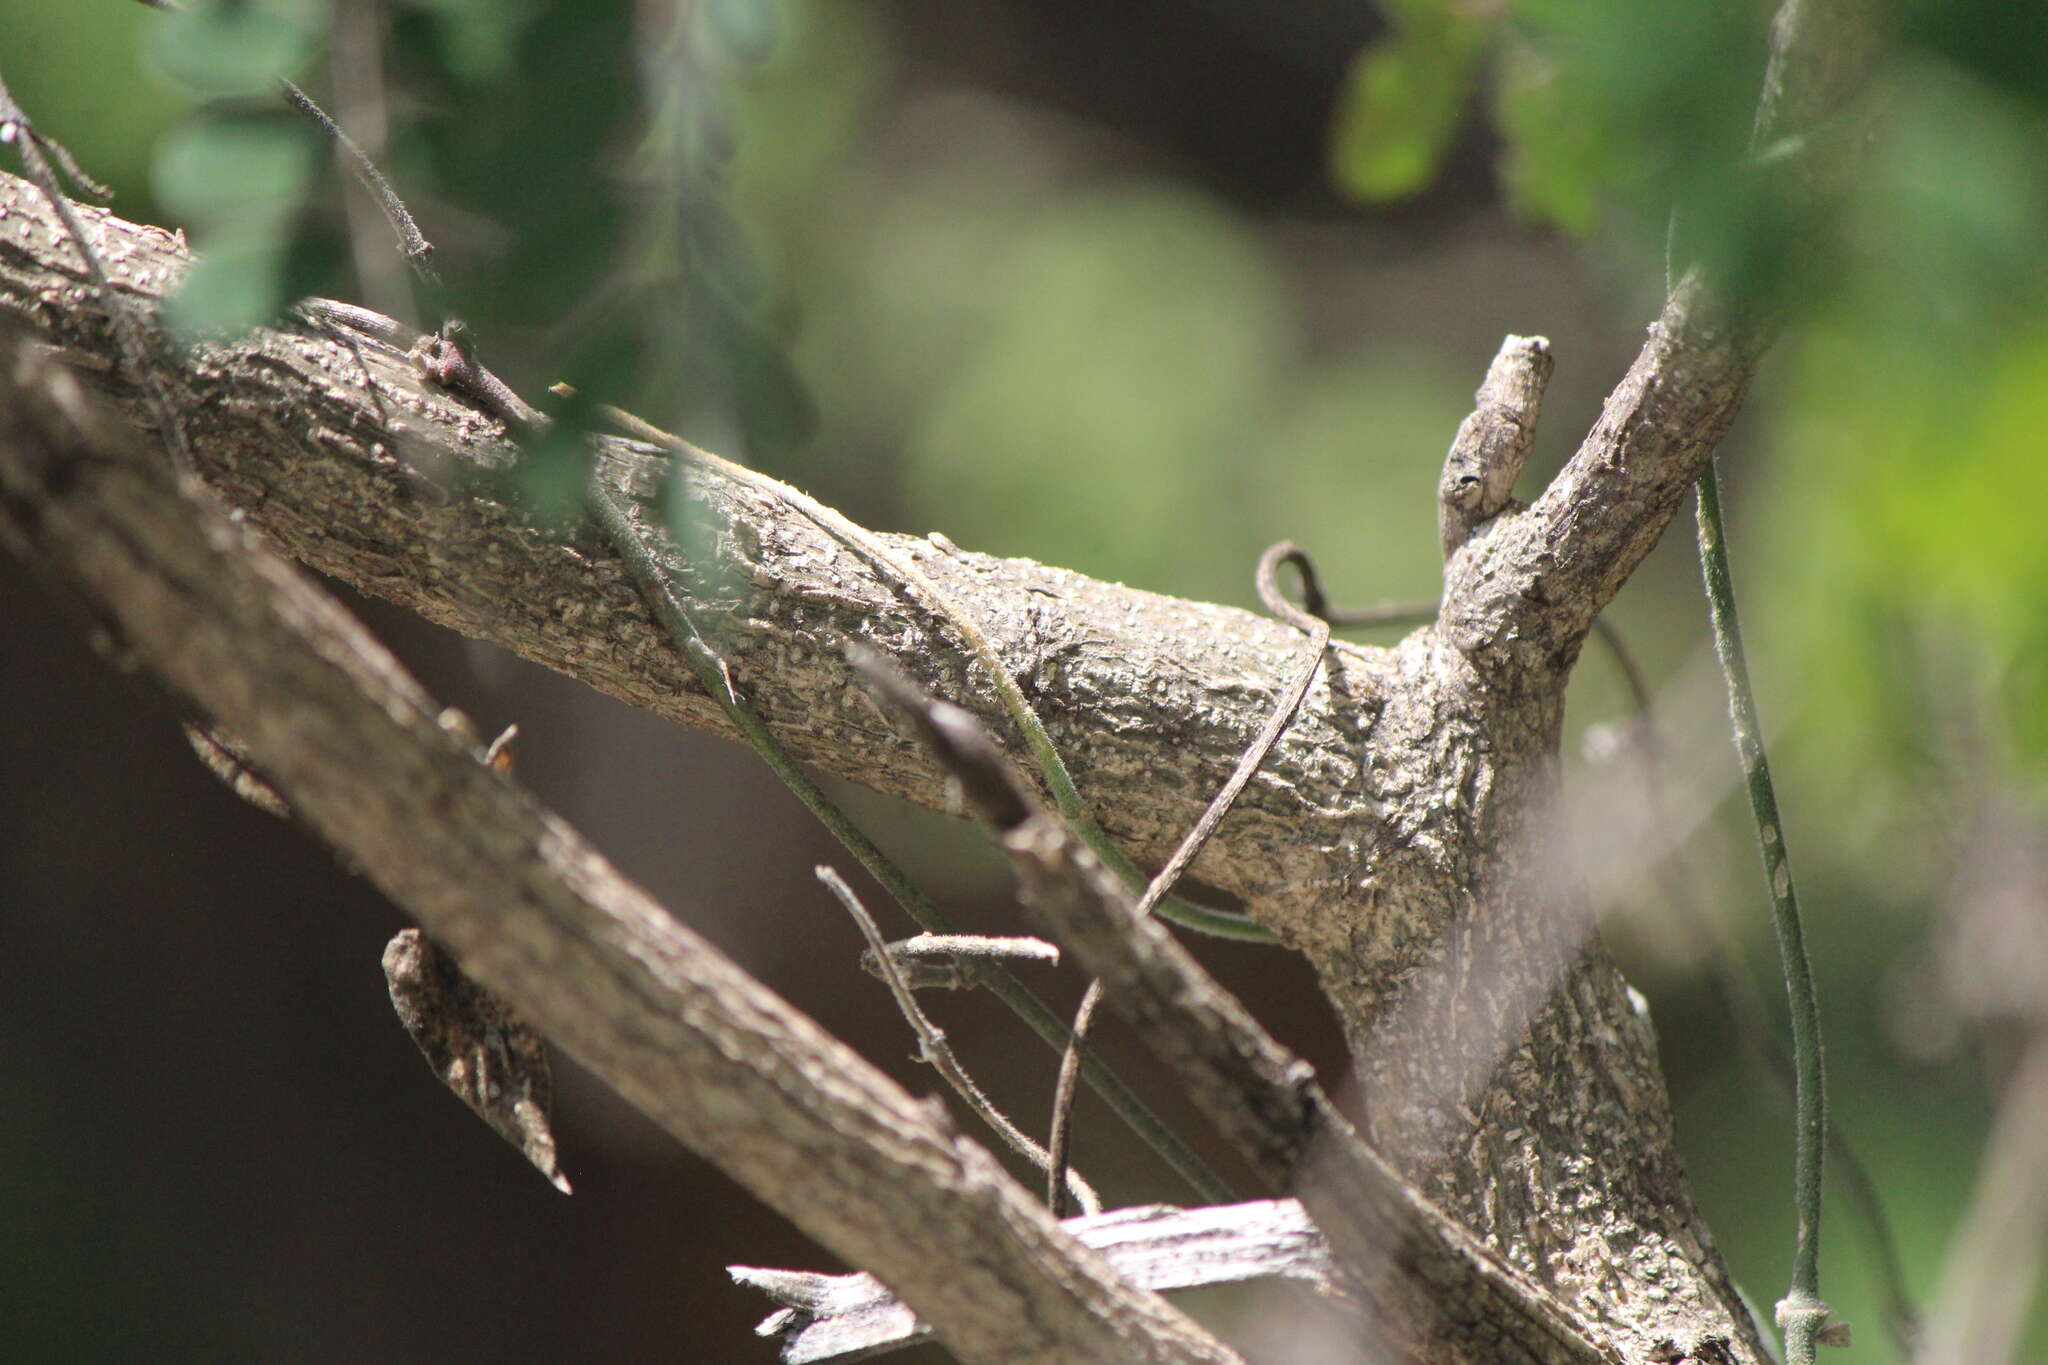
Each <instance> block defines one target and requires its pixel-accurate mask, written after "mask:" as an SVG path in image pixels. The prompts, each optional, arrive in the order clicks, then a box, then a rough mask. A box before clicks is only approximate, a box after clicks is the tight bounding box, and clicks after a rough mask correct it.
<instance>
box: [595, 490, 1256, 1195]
mask: <svg viewBox="0 0 2048 1365" xmlns="http://www.w3.org/2000/svg"><path fill="white" fill-rule="evenodd" d="M590 506H591V511H592V514H593V515H594V516H595V518H596V520H597V523H598V525H599V526H600V528H602V530H603V531H604V533H605V538H606V539H607V540H609V541H610V542H611V543H612V545H613V547H614V548H616V549H617V550H618V552H619V555H620V557H621V558H623V559H624V560H625V561H626V567H627V570H628V571H629V572H630V573H631V574H632V576H633V580H634V582H635V583H636V584H637V585H638V586H639V588H640V592H641V595H642V596H643V597H645V598H646V599H647V604H648V607H649V608H650V609H651V610H652V611H653V612H654V614H655V615H656V616H657V617H658V618H659V619H660V621H661V624H662V626H663V627H664V628H665V629H666V630H667V632H668V634H669V638H670V639H671V641H673V642H674V644H675V646H676V648H677V649H678V650H679V651H681V653H682V655H683V657H684V658H685V659H687V660H689V663H690V667H691V668H692V669H693V670H694V671H695V672H696V674H697V677H698V679H699V680H700V681H701V682H702V683H703V684H704V687H705V690H706V691H708V692H709V693H710V694H711V696H712V699H713V700H715V701H717V702H718V703H719V704H720V705H721V706H723V707H724V708H725V711H726V714H727V715H728V716H729V717H731V719H732V722H733V724H734V725H735V726H737V727H738V728H739V731H740V733H741V735H742V736H744V737H745V739H746V741H747V743H748V744H749V745H750V746H752V748H753V750H754V752H755V753H757V754H759V755H760V756H761V758H762V760H763V761H765V762H766V763H767V764H768V766H769V767H770V768H771V769H773V770H774V772H775V775H776V776H777V777H779V778H780V779H782V784H783V785H784V786H786V787H788V788H789V790H790V792H791V793H792V794H794V795H795V797H796V799H797V800H799V801H801V802H803V803H804V805H805V806H806V807H807V808H808V809H809V810H810V812H811V814H813V815H815V816H816V817H817V818H818V821H819V823H820V824H822V825H824V826H825V828H826V829H828V830H830V831H831V832H832V835H833V837H834V838H836V839H838V840H839V842H840V843H841V844H842V845H843V846H844V847H845V849H846V851H847V852H848V853H851V854H852V855H853V858H854V861H856V862H858V863H859V864H860V865H861V866H862V867H863V868H865V869H867V872H868V875H870V876H872V877H873V878H874V879H875V880H876V881H877V882H879V883H880V884H881V885H882V887H883V889H884V890H886V891H887V892H888V893H889V894H890V895H891V896H892V897H894V898H895V901H896V903H897V904H898V905H900V906H902V907H903V912H904V913H905V914H907V915H909V916H910V917H911V918H912V919H913V920H915V921H917V923H918V924H919V925H921V926H922V927H923V928H924V929H926V930H927V931H929V932H931V933H934V934H947V933H952V932H954V929H953V924H952V921H951V920H949V919H948V918H947V916H946V914H945V912H943V911H941V910H940V909H939V907H938V906H937V905H935V904H933V902H932V901H931V899H930V898H929V897H927V896H926V895H925V894H924V892H922V891H920V890H919V889H918V888H917V885H916V884H915V883H914V882H912V881H911V880H910V878H909V877H908V876H907V875H905V873H904V872H903V870H902V869H901V868H899V867H897V866H896V864H895V863H894V862H892V861H890V859H889V857H888V855H887V854H885V853H883V852H882V850H881V849H879V848H877V847H876V846H875V843H874V841H873V840H871V839H869V838H868V837H867V835H866V834H863V833H862V832H861V830H860V827H859V826H858V825H855V824H854V823H853V821H852V820H851V819H850V818H848V816H847V815H846V813H845V812H844V811H842V810H840V809H839V807H838V805H837V804H835V803H834V802H833V800H832V798H831V797H829V796H827V795H825V793H824V791H823V790H822V789H821V788H820V787H819V786H818V784H817V783H815V782H813V781H812V780H811V778H810V775H809V774H808V773H806V772H805V771H804V770H803V769H802V768H801V767H799V766H798V765H797V762H796V760H795V759H793V758H791V757H790V756H789V751H788V750H786V749H784V748H783V747H782V742H781V741H780V740H778V739H776V738H775V736H774V734H773V733H772V732H771V731H770V730H769V729H768V726H767V723H766V722H765V721H763V720H762V719H761V717H760V715H759V714H758V713H757V712H755V710H754V708H753V707H751V706H749V705H747V703H746V702H745V701H744V700H742V699H741V697H740V695H739V692H738V690H737V689H736V688H734V687H733V686H732V681H731V678H730V677H729V676H728V675H727V673H726V669H725V665H724V663H723V662H722V661H721V660H720V659H719V658H718V656H717V654H716V653H714V652H713V651H712V649H711V646H710V645H709V644H707V643H706V642H705V640H704V638H703V636H702V635H701V634H700V633H699V632H698V630H697V625H696V623H695V622H694V621H692V620H691V619H690V617H689V614H688V613H687V612H686V611H684V609H683V606H682V604H681V603H680V602H679V601H678V600H677V598H676V595H675V593H674V591H673V590H672V589H671V588H670V586H669V583H668V579H667V577H666V576H665V575H664V573H663V571H662V567H661V565H660V563H659V562H658V561H657V560H656V559H655V557H654V555H653V554H652V553H651V552H650V551H649V549H648V547H647V542H646V541H645V540H644V539H643V538H642V536H641V532H640V530H639V528H637V527H636V526H634V525H633V522H632V518H631V517H630V516H629V515H628V513H627V511H626V509H625V507H624V506H623V505H622V504H621V502H620V501H619V494H617V493H616V492H614V491H613V490H612V489H610V488H608V487H606V486H605V485H604V484H603V482H602V480H601V478H598V479H593V480H592V489H591V496H590ZM981 980H982V982H983V983H984V984H986V985H987V987H988V988H989V990H991V991H992V992H994V993H995V996H996V998H997V999H998V1000H1000V1001H1002V1002H1003V1003H1004V1004H1005V1005H1007V1006H1009V1007H1010V1010H1011V1012H1012V1013H1014V1014H1015V1015H1016V1016H1017V1017H1018V1018H1019V1019H1022V1020H1023V1021H1024V1023H1025V1024H1026V1025H1028V1026H1029V1027H1030V1029H1031V1031H1032V1032H1033V1033H1036V1034H1037V1035H1038V1036H1039V1037H1040V1038H1041V1039H1043V1040H1044V1041H1045V1043H1046V1045H1047V1046H1048V1047H1050V1048H1052V1049H1053V1050H1054V1051H1058V1052H1063V1051H1064V1050H1065V1049H1066V1046H1067V1037H1068V1031H1067V1026H1066V1024H1065V1022H1064V1021H1062V1020H1061V1019H1060V1017H1059V1016H1058V1015H1057V1014H1055V1013H1053V1011H1052V1009H1051V1007H1050V1006H1048V1005H1047V1004H1046V1003H1045V1002H1044V1001H1043V1000H1040V999H1039V998H1038V996H1037V995H1036V994H1034V993H1033V992H1032V990H1031V988H1030V987H1028V986H1026V985H1025V984H1024V983H1023V982H1022V981H1019V980H1018V979H1017V978H1016V977H1015V976H1013V975H1012V974H1011V973H1009V972H1008V971H1006V970H1004V969H1003V968H1001V967H997V966H994V965H990V966H987V967H985V968H983V969H982V972H981ZM1082 1074H1083V1075H1084V1076H1085V1077H1086V1078H1087V1081H1088V1084H1089V1086H1090V1088H1092V1089H1093V1090H1094V1091H1095V1092H1096V1093H1097V1094H1098V1095H1100V1096H1101V1097H1102V1098H1103V1100H1104V1101H1105V1102H1106V1103H1107V1104H1108V1105H1109V1107H1110V1108H1111V1109H1112V1110H1114V1111H1115V1113H1116V1115H1117V1117H1118V1118H1120V1119H1122V1120H1123V1121H1124V1123H1125V1124H1126V1125H1127V1126H1128V1127H1129V1128H1130V1129H1131V1131H1132V1132H1134V1133H1136V1134H1137V1135H1138V1136H1139V1138H1141V1139H1142V1140H1143V1141H1144V1142H1145V1144H1146V1145H1147V1146H1149V1147H1150V1148H1151V1149H1152V1150H1153V1151H1154V1152H1156V1153H1158V1154H1159V1156H1160V1157H1161V1158H1162V1159H1163V1160H1164V1161H1165V1162H1166V1163H1167V1164H1168V1165H1169V1166H1171V1167H1172V1168H1173V1169H1174V1170H1175V1171H1176V1172H1178V1173H1179V1175H1180V1177H1181V1178H1182V1179H1183V1180H1185V1181H1187V1182H1188V1184H1189V1185H1190V1186H1192V1187H1193V1188H1194V1189H1195V1190H1196V1191H1197V1192H1198V1193H1199V1194H1200V1195H1201V1196H1202V1198H1203V1199H1205V1200H1207V1201H1209V1202H1210V1203H1216V1204H1227V1203H1229V1202H1230V1201H1231V1200H1232V1199H1234V1198H1236V1196H1235V1195H1234V1194H1233V1193H1232V1191H1231V1189H1230V1187H1229V1186H1228V1185H1227V1184H1225V1183H1224V1181H1223V1178H1222V1177H1221V1176H1219V1175H1217V1174H1216V1172H1215V1171H1213V1170H1211V1169H1210V1168H1209V1165H1208V1163H1206V1162H1204V1161H1203V1160H1202V1158H1201V1157H1199V1156H1197V1155H1196V1154H1195V1151H1194V1149H1193V1148H1191V1147H1189V1146H1188V1145H1187V1143H1185V1142H1183V1141H1182V1140H1181V1138H1180V1135H1179V1134H1177V1133H1175V1132H1174V1131H1173V1130H1172V1129H1171V1128H1169V1127H1167V1126H1166V1123H1165V1122H1164V1121H1163V1120H1162V1119H1160V1117H1159V1116H1158V1115H1157V1114H1154V1113H1153V1112H1152V1111H1151V1109H1149V1108H1147V1107H1146V1105H1145V1102H1144V1101H1143V1100H1141V1099H1139V1098H1138V1097H1137V1095H1136V1094H1134V1093H1133V1092H1132V1091H1131V1089H1130V1087H1128V1086H1126V1085H1125V1084H1124V1083H1123V1081H1122V1080H1121V1079H1119V1078H1118V1076H1117V1074H1116V1073H1115V1072H1114V1071H1112V1070H1110V1068H1109V1067H1108V1066H1107V1065H1105V1064H1104V1063H1103V1062H1102V1061H1101V1060H1100V1059H1099V1058H1097V1057H1096V1056H1095V1055H1094V1054H1093V1053H1089V1054H1087V1055H1086V1056H1085V1057H1084V1059H1083V1062H1082Z"/></svg>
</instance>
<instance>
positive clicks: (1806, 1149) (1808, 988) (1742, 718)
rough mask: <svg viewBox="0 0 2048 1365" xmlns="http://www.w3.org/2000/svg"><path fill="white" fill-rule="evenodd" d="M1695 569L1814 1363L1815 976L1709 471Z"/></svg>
mask: <svg viewBox="0 0 2048 1365" xmlns="http://www.w3.org/2000/svg"><path fill="white" fill-rule="evenodd" d="M1697 491H1698V497H1699V543H1700V571H1701V573H1702V574H1703V575H1704V576H1705V579H1706V585H1707V602H1708V605H1709V608H1710V610H1711V611H1712V614H1713V620H1714V650H1715V652H1716V653H1717V654H1719V655H1720V657H1721V672H1722V674H1723V675H1724V676H1725V677H1726V678H1727V680H1728V711H1729V716H1730V719H1731V720H1732V721H1733V725H1734V734H1735V752H1736V755H1737V756H1738V757H1739V758H1740V759H1741V761H1742V770H1743V778H1744V781H1745V784H1746V785H1747V786H1748V788H1749V806H1750V810H1751V811H1752V812H1753V813H1754V815H1755V817H1756V827H1757V846H1758V848H1759V849H1760V850H1761V851H1762V853H1763V860H1764V876H1765V878H1766V879H1767V880H1768V882H1769V883H1770V891H1771V911H1772V919H1773V922H1774V923H1775V925H1776V927H1777V931H1778V956H1779V960H1780V964H1781V965H1782V967H1783V969H1784V973H1785V993H1786V995H1787V996H1788V997H1789V999H1790V1002H1791V1013H1792V1060H1793V1067H1794V1085H1793V1104H1794V1108H1795V1109H1796V1111H1797V1117H1796V1119H1795V1126H1796V1132H1797V1142H1796V1144H1795V1149H1794V1159H1795V1163H1796V1168H1795V1172H1794V1177H1793V1182H1794V1191H1795V1198H1796V1201H1797V1205H1798V1214H1799V1235H1798V1244H1797V1247H1796V1249H1795V1251H1794V1254H1793V1258H1792V1287H1791V1290H1790V1292H1788V1293H1787V1294H1786V1296H1785V1299H1784V1301H1783V1302H1782V1303H1780V1304H1779V1305H1778V1323H1779V1325H1780V1326H1781V1327H1782V1328H1784V1331H1785V1357H1786V1360H1787V1361H1788V1362H1789V1365H1812V1362H1813V1352H1814V1345H1815V1337H1816V1336H1817V1335H1818V1334H1819V1332H1820V1331H1821V1329H1822V1328H1823V1327H1825V1326H1826V1325H1827V1318H1828V1309H1827V1305H1826V1304H1824V1303H1822V1302H1821V1297H1820V1204H1821V1159H1822V1155H1823V1152H1824V1150H1825V1143H1826V1138H1827V1091H1826V1082H1825V1079H1824V1075H1823V1066H1822V1062H1821V1041H1820V1004H1819V1001H1818V1000H1817V999H1816V998H1815V996H1814V990H1813V968H1812V965H1811V964H1810V963H1809V962H1808V961H1807V956H1806V936H1805V934H1804V932H1803V931H1802V930H1801V928H1800V924H1799V901H1798V897H1797V895H1796V893H1795V892H1794V891H1793V887H1792V864H1791V861H1790V859H1789V858H1788V857H1787V855H1786V851H1785V834H1784V826H1783V824H1782V823H1780V821H1779V819H1778V798H1777V794H1776V792H1775V791H1774V790H1773V788H1772V786H1771V767H1770V762H1769V760H1768V759H1767V758H1766V756H1765V754H1764V740H1763V727H1762V726H1761V725H1760V724H1759V723H1758V720H1757V713H1756V696H1755V693H1754V692H1753V691H1752V690H1751V688H1750V682H1749V665H1748V663H1747V662H1746V661H1745V659H1744V656H1743V652H1742V627H1741V623H1740V622H1739V621H1738V620H1737V619H1736V614H1735V585H1734V581H1733V579H1732V578H1731V576H1730V574H1729V570H1728V549H1727V531H1726V528H1725V527H1724V526H1723V525H1722V522H1721V487H1720V475H1719V472H1718V470H1717V467H1716V466H1715V464H1714V463H1713V462H1711V461H1709V463H1708V464H1707V468H1706V471H1705V472H1704V473H1703V474H1701V475H1700V478H1699V484H1698V489H1697Z"/></svg>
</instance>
